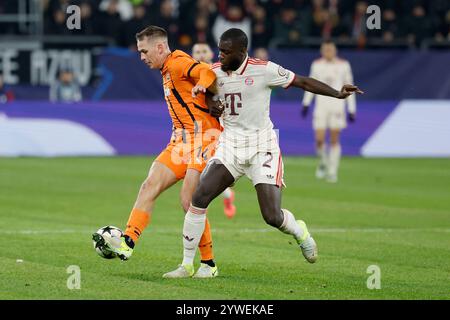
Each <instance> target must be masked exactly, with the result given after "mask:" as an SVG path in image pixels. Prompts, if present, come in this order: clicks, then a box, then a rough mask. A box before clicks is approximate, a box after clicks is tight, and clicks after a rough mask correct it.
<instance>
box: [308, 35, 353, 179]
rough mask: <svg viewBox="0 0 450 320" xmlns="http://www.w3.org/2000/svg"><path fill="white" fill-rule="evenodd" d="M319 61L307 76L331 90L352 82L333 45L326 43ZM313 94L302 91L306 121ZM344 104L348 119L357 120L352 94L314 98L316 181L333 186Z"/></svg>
mask: <svg viewBox="0 0 450 320" xmlns="http://www.w3.org/2000/svg"><path fill="white" fill-rule="evenodd" d="M320 52H321V54H322V58H321V59H317V60H315V61H314V62H313V63H312V65H311V71H310V77H312V78H315V79H318V80H320V81H322V82H325V83H326V84H328V85H329V86H330V87H333V88H335V89H336V88H340V87H342V85H343V84H345V83H353V75H352V69H351V67H350V63H349V62H348V61H346V60H344V59H340V58H338V57H337V50H336V46H335V45H334V43H333V42H330V41H326V42H324V43H323V44H322V46H321V48H320ZM313 98H314V93H312V92H307V91H306V92H305V95H304V96H303V108H302V117H303V118H306V116H307V114H308V109H309V106H310V104H311V102H312V100H313ZM345 102H347V107H348V119H349V121H350V122H354V121H355V119H356V99H355V96H354V95H351V96H349V97H348V98H347V99H346V100H338V99H333V98H330V97H326V96H317V97H316V104H315V108H314V114H313V128H314V131H315V140H316V152H317V155H318V157H319V164H318V166H317V169H316V177H317V178H318V179H323V178H325V179H326V181H328V182H331V183H335V182H337V180H338V168H339V162H340V159H341V144H340V141H339V136H340V132H341V130H342V129H344V128H345V127H346V126H347V122H346V112H345ZM328 129H329V130H330V148H329V150H327V146H326V143H325V137H326V131H327V130H328Z"/></svg>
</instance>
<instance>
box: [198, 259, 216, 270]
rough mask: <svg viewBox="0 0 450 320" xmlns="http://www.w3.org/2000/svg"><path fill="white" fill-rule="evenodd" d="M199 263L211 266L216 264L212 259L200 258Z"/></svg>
mask: <svg viewBox="0 0 450 320" xmlns="http://www.w3.org/2000/svg"><path fill="white" fill-rule="evenodd" d="M200 262H201V263H204V264H207V265H208V266H210V267H211V268H214V267H215V266H216V264H215V263H214V260H200Z"/></svg>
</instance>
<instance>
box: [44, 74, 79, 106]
mask: <svg viewBox="0 0 450 320" xmlns="http://www.w3.org/2000/svg"><path fill="white" fill-rule="evenodd" d="M81 99H82V95H81V88H80V85H79V84H78V81H77V80H76V79H75V76H74V74H73V72H72V70H71V69H62V70H60V72H59V78H58V79H57V80H55V81H54V82H53V83H52V84H51V85H50V101H52V102H78V101H81Z"/></svg>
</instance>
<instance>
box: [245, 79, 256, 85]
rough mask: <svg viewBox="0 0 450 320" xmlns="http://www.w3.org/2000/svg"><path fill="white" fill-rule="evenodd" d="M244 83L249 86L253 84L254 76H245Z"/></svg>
mask: <svg viewBox="0 0 450 320" xmlns="http://www.w3.org/2000/svg"><path fill="white" fill-rule="evenodd" d="M244 83H245V84H246V85H248V86H251V85H252V84H253V83H254V81H253V78H251V77H247V78H245V81H244Z"/></svg>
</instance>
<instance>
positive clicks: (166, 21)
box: [149, 0, 179, 48]
mask: <svg viewBox="0 0 450 320" xmlns="http://www.w3.org/2000/svg"><path fill="white" fill-rule="evenodd" d="M149 24H155V25H157V26H159V27H161V28H164V29H165V30H166V31H167V35H168V39H169V46H170V47H171V48H174V47H176V46H177V45H176V43H177V41H178V33H179V25H178V20H177V18H176V12H175V7H174V5H173V3H172V1H171V0H163V1H162V2H161V5H160V8H159V16H158V17H157V18H156V20H155V21H154V23H149Z"/></svg>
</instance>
